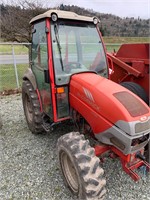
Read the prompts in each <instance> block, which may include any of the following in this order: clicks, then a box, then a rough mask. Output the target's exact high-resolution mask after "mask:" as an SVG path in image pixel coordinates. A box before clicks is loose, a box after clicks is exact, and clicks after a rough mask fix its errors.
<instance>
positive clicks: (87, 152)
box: [57, 132, 106, 200]
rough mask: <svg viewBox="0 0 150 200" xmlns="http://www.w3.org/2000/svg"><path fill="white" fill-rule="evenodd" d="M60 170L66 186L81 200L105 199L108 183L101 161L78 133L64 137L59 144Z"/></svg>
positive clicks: (59, 140)
mask: <svg viewBox="0 0 150 200" xmlns="http://www.w3.org/2000/svg"><path fill="white" fill-rule="evenodd" d="M57 149H58V156H59V163H60V168H61V171H62V174H63V178H64V181H65V183H66V185H67V186H68V187H69V188H70V190H71V191H72V192H73V194H75V195H77V196H78V198H79V199H84V200H87V199H91V200H97V199H99V200H100V199H103V198H104V195H105V193H106V190H105V185H106V181H105V180H104V179H102V176H103V173H104V171H103V169H102V168H101V167H100V165H99V163H100V160H99V158H98V157H96V156H95V151H94V149H93V148H92V147H90V145H89V141H88V140H85V138H84V136H83V135H81V134H80V133H78V132H71V133H68V134H66V135H63V136H62V137H60V138H59V139H58V143H57Z"/></svg>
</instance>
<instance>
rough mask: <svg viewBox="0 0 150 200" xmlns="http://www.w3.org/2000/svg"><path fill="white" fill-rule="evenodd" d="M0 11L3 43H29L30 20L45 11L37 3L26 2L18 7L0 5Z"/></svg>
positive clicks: (26, 0)
mask: <svg viewBox="0 0 150 200" xmlns="http://www.w3.org/2000/svg"><path fill="white" fill-rule="evenodd" d="M0 9H1V21H0V22H1V37H2V38H3V39H4V40H5V41H17V42H31V26H30V25H29V22H30V20H31V19H32V18H33V17H34V16H36V15H38V14H41V13H43V12H45V11H46V10H47V9H46V8H43V7H42V6H41V4H39V3H38V2H36V3H33V2H31V1H30V2H29V1H28V0H23V1H20V2H19V5H18V6H16V5H14V4H13V5H6V6H5V5H4V4H2V5H0Z"/></svg>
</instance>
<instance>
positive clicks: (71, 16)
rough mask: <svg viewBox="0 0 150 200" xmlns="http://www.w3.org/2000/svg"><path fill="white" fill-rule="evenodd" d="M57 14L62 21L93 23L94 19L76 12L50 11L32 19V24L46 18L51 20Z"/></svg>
mask: <svg viewBox="0 0 150 200" xmlns="http://www.w3.org/2000/svg"><path fill="white" fill-rule="evenodd" d="M53 13H55V14H56V15H57V16H58V18H61V19H71V20H78V21H86V22H93V17H86V16H82V15H78V14H76V13H74V12H70V11H63V10H48V11H46V12H45V13H43V14H40V15H37V16H36V17H34V18H32V19H31V21H30V24H32V23H34V22H35V21H38V20H40V19H44V18H51V15H52V14H53Z"/></svg>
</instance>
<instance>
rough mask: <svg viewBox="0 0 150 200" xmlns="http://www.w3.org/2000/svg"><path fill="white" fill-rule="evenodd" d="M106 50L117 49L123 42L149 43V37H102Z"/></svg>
mask: <svg viewBox="0 0 150 200" xmlns="http://www.w3.org/2000/svg"><path fill="white" fill-rule="evenodd" d="M103 40H104V44H105V45H106V49H107V51H108V52H114V51H115V52H116V51H118V49H119V47H120V45H121V44H125V43H150V39H149V37H103Z"/></svg>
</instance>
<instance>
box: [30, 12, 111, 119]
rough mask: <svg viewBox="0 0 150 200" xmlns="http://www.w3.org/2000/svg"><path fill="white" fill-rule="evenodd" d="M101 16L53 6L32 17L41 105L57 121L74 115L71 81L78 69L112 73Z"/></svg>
mask: <svg viewBox="0 0 150 200" xmlns="http://www.w3.org/2000/svg"><path fill="white" fill-rule="evenodd" d="M98 21H99V20H98V19H97V18H96V17H95V18H91V17H85V16H79V15H77V14H75V13H73V12H66V11H60V10H50V11H47V12H46V13H44V14H42V15H39V16H36V17H35V18H33V19H32V20H31V22H30V23H31V24H32V25H33V31H32V56H31V57H32V62H31V69H32V72H33V74H34V76H35V78H36V84H37V88H38V94H39V98H40V99H41V107H42V109H43V112H44V113H46V114H47V115H48V116H49V117H50V118H51V119H52V121H54V122H58V121H62V120H64V119H66V118H69V117H70V116H69V115H70V109H69V82H70V79H71V77H72V76H73V75H74V74H77V73H87V72H91V73H97V74H99V75H100V76H103V77H105V78H107V77H108V68H107V61H106V54H105V50H104V46H103V42H102V40H101V37H100V32H99V30H98V27H97V24H98Z"/></svg>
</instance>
